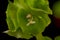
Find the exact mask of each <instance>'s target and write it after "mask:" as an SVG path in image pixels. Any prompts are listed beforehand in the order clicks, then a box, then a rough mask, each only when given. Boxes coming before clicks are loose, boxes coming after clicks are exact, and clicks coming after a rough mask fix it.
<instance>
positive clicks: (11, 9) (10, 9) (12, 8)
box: [6, 3, 19, 31]
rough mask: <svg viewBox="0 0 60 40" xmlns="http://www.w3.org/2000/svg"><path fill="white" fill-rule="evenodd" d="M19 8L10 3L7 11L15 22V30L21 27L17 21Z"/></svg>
mask: <svg viewBox="0 0 60 40" xmlns="http://www.w3.org/2000/svg"><path fill="white" fill-rule="evenodd" d="M17 10H18V8H17V7H16V6H15V5H14V4H13V3H9V5H8V8H7V11H6V14H8V15H7V16H9V17H10V19H11V21H12V22H13V24H14V27H15V31H16V29H17V28H18V27H19V26H18V23H17ZM11 24H12V23H11Z"/></svg>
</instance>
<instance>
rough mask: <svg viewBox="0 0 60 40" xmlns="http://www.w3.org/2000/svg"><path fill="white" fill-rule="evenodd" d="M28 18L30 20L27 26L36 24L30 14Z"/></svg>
mask: <svg viewBox="0 0 60 40" xmlns="http://www.w3.org/2000/svg"><path fill="white" fill-rule="evenodd" d="M26 18H28V23H27V26H29V25H30V24H34V23H36V22H35V21H33V17H32V15H31V14H28V15H27V16H26Z"/></svg>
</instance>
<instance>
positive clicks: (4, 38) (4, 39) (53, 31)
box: [0, 0, 60, 40]
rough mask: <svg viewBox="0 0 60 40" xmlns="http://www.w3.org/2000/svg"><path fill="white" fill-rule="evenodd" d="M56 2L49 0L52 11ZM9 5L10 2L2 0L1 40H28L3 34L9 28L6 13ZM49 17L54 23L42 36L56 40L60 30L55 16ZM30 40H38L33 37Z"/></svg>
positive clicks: (0, 2)
mask: <svg viewBox="0 0 60 40" xmlns="http://www.w3.org/2000/svg"><path fill="white" fill-rule="evenodd" d="M56 1H57V0H49V3H50V4H49V5H50V8H51V9H52V6H53V4H54V2H56ZM7 5H8V0H0V40H26V39H16V38H15V37H12V36H9V35H7V34H4V33H2V32H3V31H5V30H8V28H7V27H8V26H7V23H6V13H5V11H6V9H7ZM49 17H50V18H51V21H52V22H51V24H50V25H49V26H48V27H47V28H46V29H45V31H44V32H43V33H42V34H43V36H49V37H51V38H52V39H53V40H54V37H56V36H58V35H60V31H59V30H60V28H58V27H56V26H55V25H54V16H53V15H49ZM30 40H36V38H35V37H33V38H31V39H30Z"/></svg>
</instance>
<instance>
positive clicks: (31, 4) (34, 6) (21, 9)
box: [5, 0, 52, 39]
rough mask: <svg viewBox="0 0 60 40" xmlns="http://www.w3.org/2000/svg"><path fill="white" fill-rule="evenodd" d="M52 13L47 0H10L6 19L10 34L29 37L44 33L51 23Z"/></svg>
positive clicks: (17, 36)
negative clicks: (50, 15)
mask: <svg viewBox="0 0 60 40" xmlns="http://www.w3.org/2000/svg"><path fill="white" fill-rule="evenodd" d="M48 14H52V11H51V10H50V8H49V3H48V1H47V0H14V2H13V3H12V2H9V4H8V7H7V11H6V17H7V18H6V21H7V24H8V28H9V30H8V31H5V33H7V34H8V35H10V36H14V37H16V38H26V39H29V38H31V37H33V36H36V35H37V34H39V33H42V32H43V31H44V29H45V28H46V27H47V26H48V25H49V24H50V22H51V20H50V18H49V17H48Z"/></svg>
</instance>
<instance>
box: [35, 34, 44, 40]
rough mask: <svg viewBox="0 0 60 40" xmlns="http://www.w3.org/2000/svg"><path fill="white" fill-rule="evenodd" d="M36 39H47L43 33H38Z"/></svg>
mask: <svg viewBox="0 0 60 40" xmlns="http://www.w3.org/2000/svg"><path fill="white" fill-rule="evenodd" d="M36 39H37V40H45V39H44V37H43V35H42V33H40V34H38V35H36Z"/></svg>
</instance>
